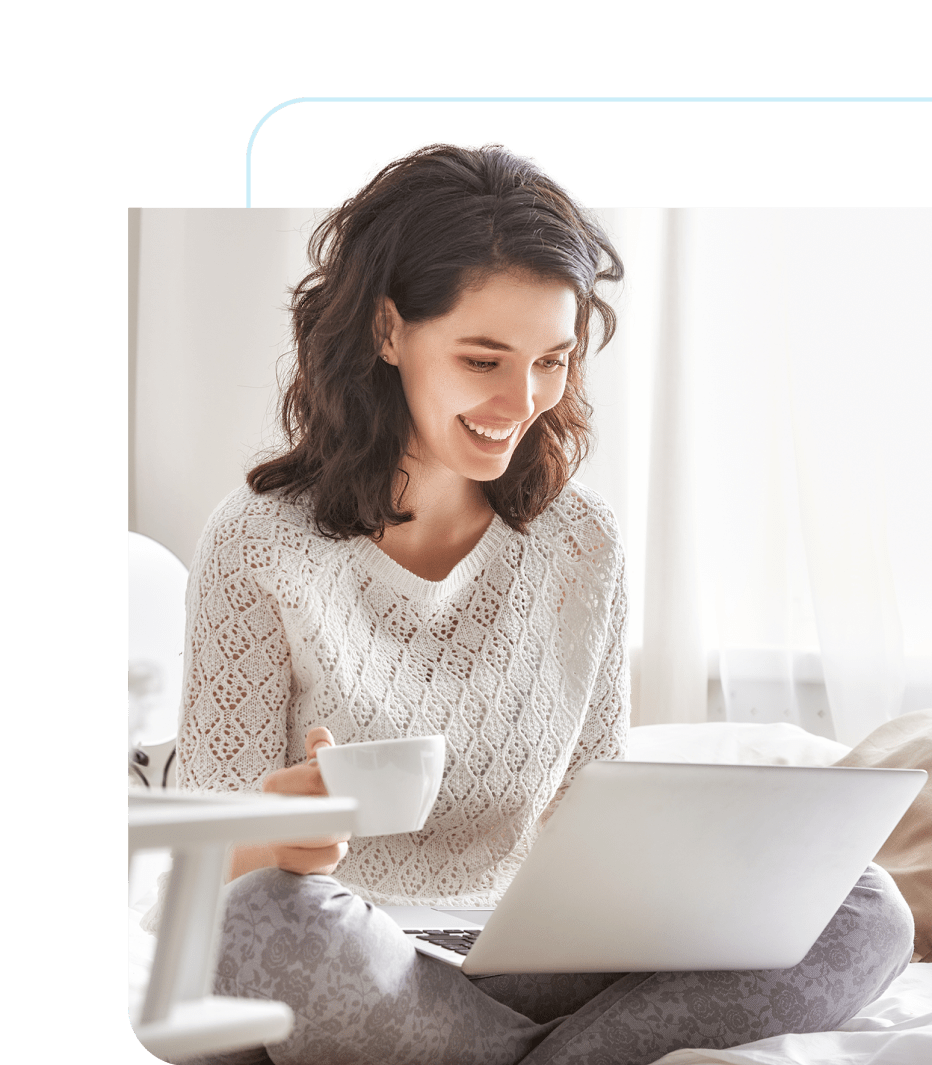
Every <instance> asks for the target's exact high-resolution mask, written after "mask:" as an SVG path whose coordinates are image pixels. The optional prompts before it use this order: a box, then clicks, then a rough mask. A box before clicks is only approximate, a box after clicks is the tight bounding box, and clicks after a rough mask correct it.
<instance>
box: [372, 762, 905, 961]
mask: <svg viewBox="0 0 932 1065" xmlns="http://www.w3.org/2000/svg"><path fill="white" fill-rule="evenodd" d="M925 779H926V773H925V772H924V771H923V770H915V769H860V768H844V767H834V766H833V767H828V768H823V767H818V768H813V767H795V766H747V765H683V764H668V763H651V762H608V761H606V762H592V763H590V764H589V765H587V766H585V767H584V768H583V769H582V770H581V771H580V772H579V773H578V774H577V776H576V779H575V780H574V782H573V784H572V786H571V787H570V788H569V790H568V791H567V793H566V795H565V796H564V798H563V800H562V802H561V803H560V805H559V806H558V807H557V810H556V812H555V813H554V815H553V817H552V818H551V819H550V821H549V822H548V823H547V825H546V826H545V827H544V829H543V830H542V832H541V834H540V836H539V837H538V839H537V841H536V843H535V844H534V846H533V847H532V849H531V852H530V854H529V855H528V857H527V859H526V861H525V862H524V864H523V865H522V866H521V869H520V870H519V872H518V874H517V876H516V877H515V879H514V880H513V881H512V883H511V886H510V887H509V888H508V890H507V891H506V892H505V894H504V896H503V897H502V900H501V902H500V903H499V904H498V906H497V907H496V908H495V910H494V911H491V912H490V913H489V914H488V915H487V916H488V919H487V920H483V915H482V914H478V913H476V912H474V911H451V910H437V909H431V908H429V907H419V906H383V907H381V909H383V910H385V911H386V912H387V913H388V914H389V915H390V916H391V917H392V918H393V919H394V920H395V921H396V922H397V923H398V924H399V925H400V926H401V927H402V928H403V929H405V931H406V932H407V933H408V934H409V936H410V937H411V939H412V942H413V943H414V945H415V946H416V947H417V949H418V950H419V951H421V952H422V953H424V954H428V955H430V956H431V957H434V958H438V959H440V960H442V961H444V962H446V963H448V964H450V965H456V966H459V967H461V968H462V970H463V972H464V973H470V974H476V975H479V974H490V973H522V972H547V973H550V972H553V973H556V972H638V971H640V972H645V971H647V972H653V971H672V970H693V969H696V970H699V969H783V968H789V967H791V966H793V965H796V964H797V963H798V962H799V961H801V960H802V959H803V957H805V955H806V953H807V951H808V950H809V948H810V947H811V946H812V944H813V943H814V942H815V941H816V939H818V937H819V935H820V934H821V932H822V930H823V929H824V928H825V926H826V925H827V924H828V922H829V920H830V919H831V918H832V916H833V915H834V913H835V911H836V910H837V909H838V907H839V906H840V905H841V903H842V902H843V901H844V899H845V897H846V896H847V894H848V892H849V891H850V890H851V888H852V887H853V886H854V884H855V882H856V881H857V879H858V877H859V876H860V875H861V874H862V873H863V872H864V869H865V868H866V866H867V865H868V863H869V862H870V861H871V860H872V858H873V857H874V855H875V854H876V853H877V851H878V850H879V849H880V847H881V845H882V844H883V842H884V840H886V838H887V836H888V835H889V834H890V832H891V831H892V830H893V828H894V827H895V826H896V823H897V822H898V821H899V819H900V818H901V817H902V815H903V814H904V813H905V811H906V810H907V808H908V807H909V805H910V803H912V801H913V799H914V798H915V797H916V795H917V794H918V792H919V790H920V788H921V787H922V785H923V783H924V782H925ZM483 924H484V927H483ZM480 933H481V934H480Z"/></svg>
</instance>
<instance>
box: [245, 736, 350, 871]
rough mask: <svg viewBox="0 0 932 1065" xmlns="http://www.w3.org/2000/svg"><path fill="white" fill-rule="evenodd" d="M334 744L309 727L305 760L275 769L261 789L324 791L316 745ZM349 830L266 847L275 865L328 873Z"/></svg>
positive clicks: (290, 792) (340, 853)
mask: <svg viewBox="0 0 932 1065" xmlns="http://www.w3.org/2000/svg"><path fill="white" fill-rule="evenodd" d="M334 746H336V744H335V742H334V739H333V735H332V734H331V732H330V730H329V729H326V728H312V729H310V730H309V731H308V734H307V735H306V736H305V738H304V749H305V751H306V752H307V761H306V762H302V763H301V765H293V766H291V767H290V768H288V769H276V770H274V771H273V772H271V773H269V775H268V776H267V777H266V778H265V780H264V781H263V782H262V790H263V791H271V792H277V793H278V794H280V795H326V794H327V789H326V787H325V786H324V781H323V777H322V776H321V775H320V767H319V766H318V764H317V749H318V747H334ZM349 838H350V837H349V834H348V833H346V834H342V835H337V836H321V837H318V838H316V839H303V840H298V841H295V840H289V841H288V842H287V843H276V844H272V845H271V847H270V848H269V849H270V850H271V852H272V855H273V856H274V859H275V864H276V865H277V866H278V868H279V869H284V870H285V872H287V873H299V874H301V875H307V874H309V873H320V874H323V875H328V876H329V874H331V873H332V872H333V871H334V869H336V867H337V866H338V865H339V864H340V862H341V861H342V859H343V856H344V855H345V854H346V844H347V841H348V840H349Z"/></svg>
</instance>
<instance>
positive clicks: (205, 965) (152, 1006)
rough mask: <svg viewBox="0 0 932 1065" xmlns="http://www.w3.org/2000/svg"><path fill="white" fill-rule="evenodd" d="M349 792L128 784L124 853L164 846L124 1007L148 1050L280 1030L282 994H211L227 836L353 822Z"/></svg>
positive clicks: (187, 1049) (212, 1044) (286, 1027)
mask: <svg viewBox="0 0 932 1065" xmlns="http://www.w3.org/2000/svg"><path fill="white" fill-rule="evenodd" d="M355 809H356V801H355V800H354V799H332V798H316V797H308V798H299V797H295V796H285V795H271V794H269V795H266V794H257V795H242V794H221V793H211V794H193V793H190V792H157V791H140V792H132V793H131V794H130V796H129V857H130V861H132V857H133V854H134V853H135V852H136V851H140V850H148V849H151V848H164V847H168V848H170V849H171V852H172V869H171V877H170V879H169V884H168V893H167V896H166V902H165V912H164V913H163V915H162V921H161V927H160V929H159V935H158V944H157V946H156V951H155V959H154V961H153V964H152V971H151V973H150V976H149V983H148V986H147V988H146V993H145V997H144V999H143V1001H142V1003H141V1004H139V1005H136V1006H134V1007H132V1008H131V1017H130V1019H131V1022H132V1025H133V1030H134V1031H135V1033H136V1036H137V1038H138V1039H139V1041H140V1042H141V1043H142V1045H143V1046H144V1047H146V1049H147V1050H149V1051H150V1052H151V1053H152V1054H154V1055H155V1056H156V1057H162V1056H163V1055H164V1056H167V1057H170V1056H174V1055H184V1054H195V1053H201V1052H205V1051H211V1050H233V1049H236V1048H239V1047H245V1046H255V1045H256V1044H259V1043H264V1042H274V1041H276V1040H279V1039H284V1038H285V1037H286V1036H287V1035H288V1033H289V1032H290V1031H291V1028H292V1025H293V1024H294V1015H293V1014H292V1012H291V1010H290V1008H289V1007H288V1006H286V1005H285V1003H283V1002H269V1001H265V1000H258V999H239V998H222V997H220V996H217V995H211V993H210V990H211V985H212V982H213V975H214V961H215V949H216V940H217V932H218V927H219V919H220V913H219V908H220V891H221V888H222V887H223V880H224V873H225V865H226V856H227V848H228V846H229V845H230V844H231V843H265V842H270V841H272V840H283V839H307V838H312V837H314V836H326V835H331V834H335V833H342V832H351V831H352V830H353V828H354V811H355Z"/></svg>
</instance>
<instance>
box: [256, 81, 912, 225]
mask: <svg viewBox="0 0 932 1065" xmlns="http://www.w3.org/2000/svg"><path fill="white" fill-rule="evenodd" d="M382 103H384V104H434V103H436V104H537V103H539V104H558V103H563V104H687V103H689V104H691V103H698V104H723V103H728V104H742V103H748V104H842V103H854V104H927V103H932V96H296V97H295V98H294V99H293V100H285V102H284V103H280V104H278V106H277V107H273V108H272V110H271V111H268V112H267V113H266V114H264V115H263V116H262V118H260V119H259V121H258V122H257V123H256V127H255V129H254V130H253V131H252V134H251V135H250V137H249V143H248V144H247V145H246V206H247V207H251V206H252V146H253V144H254V143H255V140H256V134H257V133H258V132H259V130H260V129H262V127H263V125H265V123H266V121H268V119H270V118H271V117H272V115H274V114H275V112H276V111H281V110H282V108H285V107H290V106H291V105H292V104H382Z"/></svg>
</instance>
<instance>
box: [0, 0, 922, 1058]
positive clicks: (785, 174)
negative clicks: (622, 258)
mask: <svg viewBox="0 0 932 1065" xmlns="http://www.w3.org/2000/svg"><path fill="white" fill-rule="evenodd" d="M762 6H763V5H757V4H753V3H748V2H745V0H741V2H727V3H725V2H720V0H707V2H705V3H697V2H684V0H666V2H655V3H651V4H644V3H643V2H641V3H639V4H631V3H625V2H619V0H616V2H612V3H589V4H586V5H574V6H568V7H566V9H554V10H552V11H546V10H543V9H542V7H541V6H540V5H532V4H527V3H510V4H505V3H502V2H501V0H498V2H495V3H490V2H487V0H479V2H472V3H470V4H469V5H460V6H459V7H447V9H441V7H439V6H437V5H436V4H429V5H428V4H426V3H408V4H403V5H397V6H395V7H392V9H389V7H388V6H387V5H385V4H375V3H372V2H369V0H366V2H361V3H356V4H354V5H351V6H348V5H346V6H340V7H339V9H338V7H337V6H336V5H334V6H332V7H330V6H328V7H326V9H325V7H323V6H322V5H313V4H308V3H307V2H305V3H301V4H291V3H283V4H278V5H275V6H274V7H269V9H267V10H265V9H260V7H257V6H256V5H249V6H246V5H242V4H238V3H234V2H230V3H226V4H224V5H219V4H203V3H191V2H190V3H186V4H180V3H176V2H166V3H163V4H160V5H158V6H152V7H140V9H131V7H128V6H126V5H116V4H93V3H92V4H83V5H70V6H67V7H65V6H60V7H56V6H52V5H44V6H42V7H36V9H34V10H33V11H32V13H27V10H26V9H24V7H20V9H17V10H15V11H14V13H13V14H7V15H6V16H5V21H4V23H3V24H4V31H5V32H4V37H5V42H6V49H5V55H4V67H3V77H4V79H5V94H4V100H5V102H6V115H5V129H6V137H5V145H6V152H5V164H4V183H5V186H6V203H5V207H6V211H5V213H4V237H5V240H4V250H5V256H4V295H5V297H6V299H5V308H6V322H7V323H9V325H7V329H6V334H5V338H4V340H5V344H4V355H5V358H4V360H3V365H4V377H3V382H4V389H3V396H4V405H3V409H4V413H5V415H6V416H5V419H4V430H5V431H4V442H5V457H6V469H5V473H6V478H7V484H9V491H7V501H9V505H7V511H6V513H7V517H6V522H5V523H4V524H5V526H6V530H7V540H9V542H10V545H11V546H10V550H9V552H7V573H6V588H5V591H6V595H5V596H4V601H5V603H6V604H7V630H9V632H10V633H11V634H12V639H10V640H9V643H7V646H9V651H7V666H6V671H5V676H6V685H5V695H6V698H5V701H4V706H5V710H6V728H5V731H4V738H5V739H6V745H7V747H6V750H7V763H9V766H10V768H9V776H10V785H9V788H7V800H6V802H7V825H9V828H7V836H6V839H7V850H6V857H7V869H9V872H7V881H9V884H10V888H11V889H10V890H9V891H7V895H9V896H10V897H11V898H12V901H11V902H7V906H6V950H7V957H9V958H11V961H10V962H9V963H7V967H9V968H10V969H11V971H12V972H14V973H15V981H16V986H17V988H19V989H20V990H21V1000H20V1002H19V1004H18V1005H17V1006H16V1007H15V1010H13V1011H11V1012H12V1019H11V1021H10V1022H9V1023H7V1029H9V1039H7V1044H6V1049H7V1053H9V1054H11V1055H17V1054H20V1055H22V1054H26V1053H28V1054H29V1056H30V1059H31V1060H36V1059H37V1060H42V1061H46V1060H47V1061H52V1062H55V1063H56V1065H59V1063H63V1062H66V1061H76V1062H84V1061H94V1062H96V1063H110V1062H118V1063H121V1062H146V1061H150V1060H151V1059H150V1056H149V1054H148V1053H147V1052H146V1051H144V1050H143V1049H142V1048H141V1047H140V1046H138V1045H137V1044H136V1042H135V1038H134V1036H133V1034H132V1032H131V1030H130V1028H129V1026H128V1023H127V1021H126V1016H125V1010H124V1002H125V988H126V983H125V976H124V973H125V969H124V957H125V953H124V952H125V944H126V939H125V934H124V927H122V917H121V914H122V900H124V896H122V875H124V873H122V863H124V838H125V837H124V820H122V786H124V785H122V760H124V756H125V749H124V739H122V737H124V733H122V714H124V709H122V707H124V702H122V699H124V692H122V677H124V673H122V670H124V660H122V648H124V641H125V622H124V619H125V557H126V556H125V542H126V541H125V539H124V525H122V523H124V513H125V499H124V492H125V489H124V486H125V484H126V481H125V476H126V474H125V470H126V466H125V446H126V445H125V440H126V437H125V430H126V392H125V388H126V361H125V351H126V348H125V344H126V299H125V293H126V266H125V262H126V260H125V258H124V257H125V253H126V209H127V207H128V206H218V207H219V206H228V207H232V206H241V204H243V203H245V162H246V144H247V141H248V138H249V135H250V133H251V131H252V129H254V128H255V126H256V124H257V122H258V121H259V120H260V119H261V117H262V116H263V115H264V114H265V113H266V112H267V111H268V110H269V109H272V108H274V106H276V105H277V104H279V103H280V102H282V101H284V100H288V99H292V98H295V97H307V96H315V97H318V96H862V95H863V96H917V95H922V94H923V93H928V92H929V86H928V81H929V79H928V73H927V71H928V58H927V54H926V52H927V46H928V40H929V37H930V34H929V30H930V13H929V10H928V5H927V6H926V7H925V9H920V7H919V5H917V4H913V3H909V4H906V3H897V2H892V3H887V4H886V5H885V6H884V7H883V12H882V16H881V14H880V9H878V7H877V6H876V5H873V4H867V3H863V2H860V0H854V2H844V3H843V2H823V3H818V4H813V3H811V2H806V3H801V2H798V0H788V2H786V3H783V4H781V5H779V6H773V5H768V10H766V11H762V10H761V9H762ZM929 114H930V112H929V110H928V105H926V104H922V105H910V104H905V105H901V104H883V105H877V104H860V103H847V104H831V105H827V104H769V103H768V104H560V105H556V104H520V105H511V104H504V103H485V104H469V105H465V104H463V105H446V106H444V105H441V104H398V103H380V104H300V105H295V106H292V108H289V109H287V110H285V111H283V112H281V113H279V114H277V115H275V116H274V117H273V118H272V119H271V121H269V122H268V124H267V126H266V127H265V128H264V129H263V130H262V131H261V132H260V133H259V135H258V138H257V143H256V150H255V157H254V182H255V197H254V202H255V203H257V204H273V203H297V204H305V206H318V204H321V203H325V202H331V201H332V200H334V199H336V198H338V197H339V196H341V195H342V194H343V192H345V190H346V189H347V187H349V186H351V185H355V184H357V183H358V181H359V180H360V178H361V175H362V173H363V170H364V169H365V168H366V167H367V166H369V165H370V164H371V163H372V161H373V160H374V159H378V160H379V161H383V160H385V158H387V157H388V155H390V154H394V153H396V152H398V151H402V150H404V149H406V148H408V147H411V146H412V145H413V144H415V143H420V142H421V141H423V140H425V138H429V137H442V138H445V140H463V141H481V140H487V138H496V140H502V141H505V142H506V143H508V144H509V145H510V146H511V147H513V148H516V149H518V150H523V151H529V152H532V153H534V154H537V155H538V158H539V159H540V160H541V162H542V163H543V164H544V165H545V166H546V167H547V168H549V169H550V170H552V173H554V174H555V175H556V176H557V177H559V178H560V179H562V180H563V181H565V182H566V183H567V184H569V185H570V186H571V187H572V189H574V190H575V191H576V192H577V193H578V194H579V195H581V196H582V198H583V199H585V200H586V201H587V202H590V203H593V204H600V206H608V204H625V203H632V204H634V203H674V202H676V203H918V202H928V201H929V197H928V176H929V174H930V166H929V162H930V160H929V142H930V140H932V138H930V137H929V135H928V134H929V118H928V116H929ZM622 252H623V249H622Z"/></svg>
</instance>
